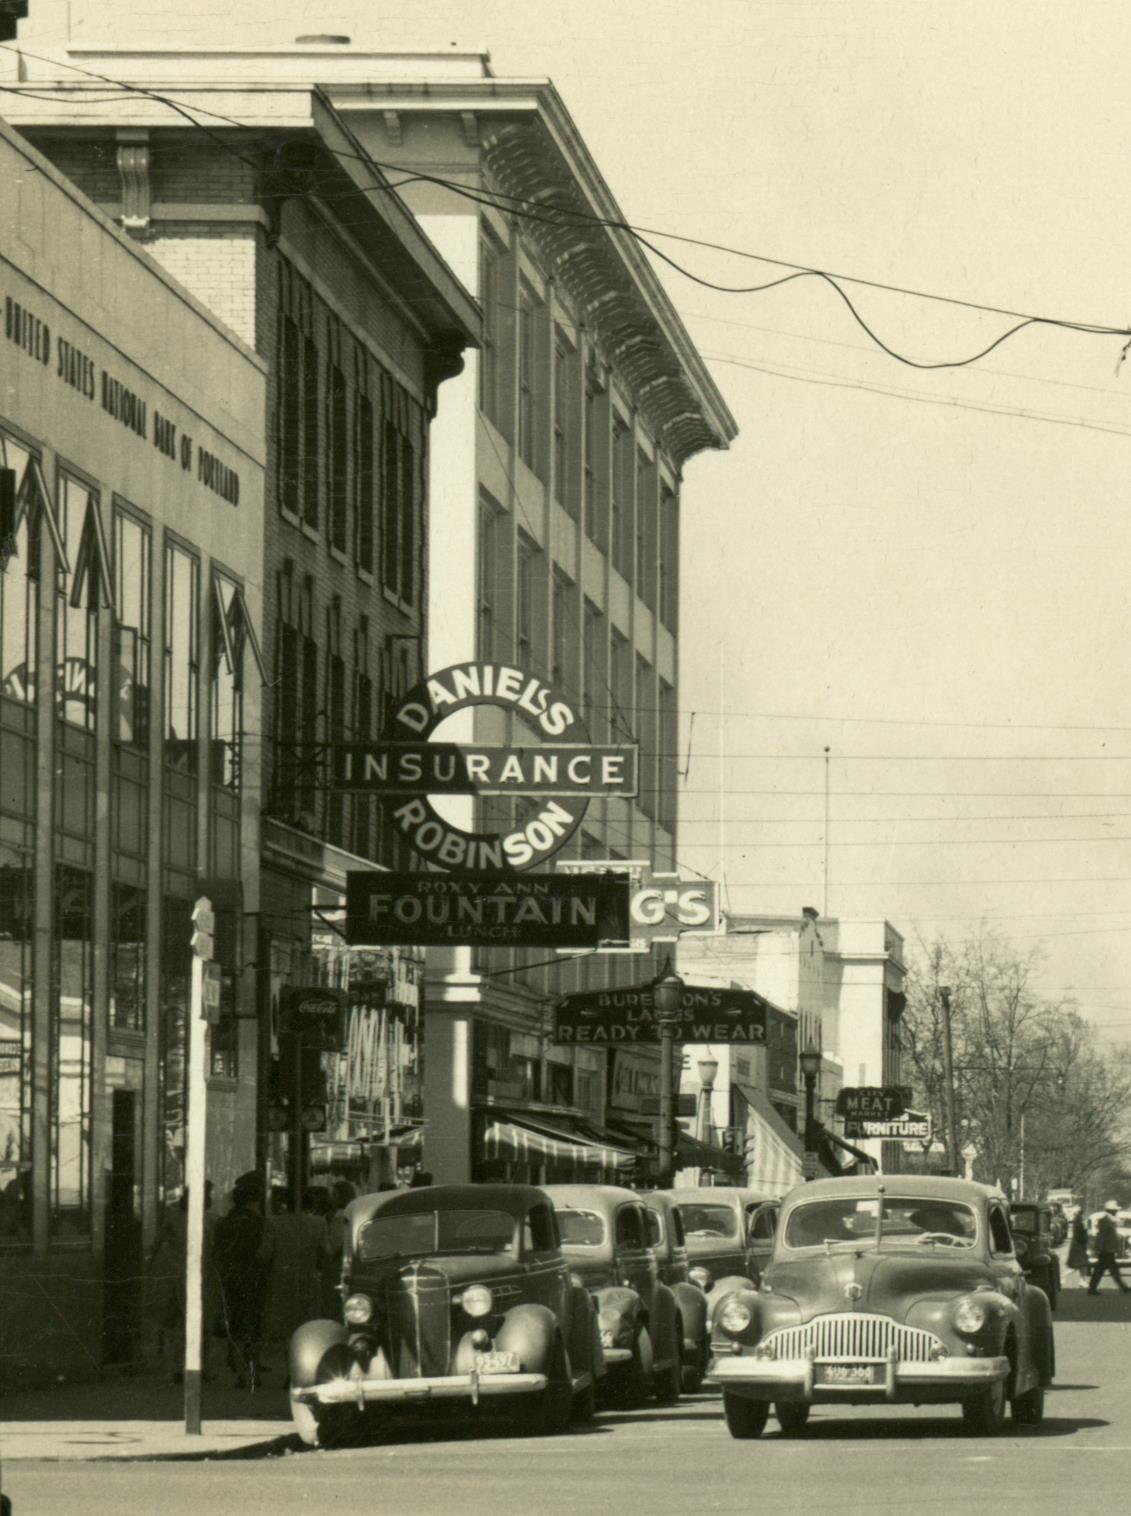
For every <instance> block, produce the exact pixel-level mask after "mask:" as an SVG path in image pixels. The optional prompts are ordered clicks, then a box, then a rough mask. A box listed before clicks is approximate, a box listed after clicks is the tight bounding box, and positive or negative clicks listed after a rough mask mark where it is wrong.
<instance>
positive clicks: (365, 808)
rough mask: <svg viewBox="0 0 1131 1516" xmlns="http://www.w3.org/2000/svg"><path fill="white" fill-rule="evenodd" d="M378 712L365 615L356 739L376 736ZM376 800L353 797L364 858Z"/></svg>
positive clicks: (359, 634)
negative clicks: (374, 731)
mask: <svg viewBox="0 0 1131 1516" xmlns="http://www.w3.org/2000/svg"><path fill="white" fill-rule="evenodd" d="M376 713H377V704H376V692H375V690H374V687H373V676H372V673H371V672H370V667H369V618H368V617H366V616H362V617H361V619H360V622H359V624H358V628H357V631H356V632H355V633H354V643H353V740H354V741H355V742H367V741H368V740H369V738H370V737H372V735H373V721H374V717H375V716H376ZM374 810H375V802H374V800H373V798H372V797H371V796H368V795H355V796H354V797H353V850H354V852H355V853H357V854H358V856H359V857H361V858H371V857H372V856H373V849H374V846H375V843H374V838H373V816H374Z"/></svg>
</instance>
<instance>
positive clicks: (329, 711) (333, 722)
mask: <svg viewBox="0 0 1131 1516" xmlns="http://www.w3.org/2000/svg"><path fill="white" fill-rule="evenodd" d="M326 739H327V741H328V742H330V743H331V744H333V743H341V742H344V741H345V740H346V660H345V658H344V657H343V656H342V607H341V601H340V600H339V599H338V597H337V596H335V597H334V603H333V604H332V605H331V606H330V608H329V609H328V610H327V612H326ZM345 814H346V804H345V796H344V795H342V794H333V793H331V794H329V795H327V797H326V837H327V840H328V841H330V842H332V843H334V844H335V845H336V846H338V847H344V846H345V840H346V838H345Z"/></svg>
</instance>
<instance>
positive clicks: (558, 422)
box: [553, 331, 577, 516]
mask: <svg viewBox="0 0 1131 1516" xmlns="http://www.w3.org/2000/svg"><path fill="white" fill-rule="evenodd" d="M574 358H575V354H574V351H573V348H572V347H571V346H570V345H569V342H568V341H567V340H566V337H565V334H564V333H563V332H561V331H557V332H555V334H554V460H553V468H554V498H555V500H557V501H559V502H560V503H561V504H562V505H564V506H565V508H566V510H567V511H568V512H569V513H570V515H571V516H576V515H577V491H576V490H575V489H574V484H573V480H572V478H571V477H570V467H569V457H570V418H571V416H572V414H573V371H574Z"/></svg>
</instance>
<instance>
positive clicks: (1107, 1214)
mask: <svg viewBox="0 0 1131 1516" xmlns="http://www.w3.org/2000/svg"><path fill="white" fill-rule="evenodd" d="M1119 1209H1120V1207H1119V1202H1118V1200H1109V1201H1108V1202H1107V1204H1106V1205H1105V1206H1104V1208H1103V1214H1102V1215H1101V1216H1100V1218H1099V1220H1098V1221H1097V1223H1096V1237H1095V1243H1096V1261H1095V1263H1094V1264H1092V1261H1091V1258H1090V1257H1089V1254H1088V1229H1087V1227H1086V1226H1085V1225H1084V1216H1083V1212H1082V1210H1079V1211H1077V1212H1076V1215H1075V1216H1074V1217H1073V1219H1072V1240H1071V1242H1070V1243H1069V1246H1068V1268H1069V1270H1073V1269H1074V1270H1075V1271H1076V1273H1077V1275H1078V1276H1079V1279H1080V1282H1081V1284H1082V1283H1083V1282H1084V1277H1085V1275H1088V1271H1089V1268H1090V1269H1091V1273H1090V1275H1089V1277H1088V1294H1089V1295H1098V1294H1099V1292H1100V1280H1101V1279H1102V1278H1103V1277H1104V1275H1105V1274H1110V1275H1111V1277H1112V1279H1114V1280H1115V1283H1116V1285H1117V1286H1118V1288H1119V1289H1120V1290H1121V1291H1122V1292H1123V1294H1124V1295H1131V1289H1129V1288H1128V1286H1127V1285H1125V1284H1124V1283H1123V1279H1122V1277H1121V1275H1120V1273H1119V1255H1120V1251H1121V1247H1122V1239H1121V1238H1120V1235H1119V1229H1118V1228H1117V1226H1116V1224H1115V1217H1116V1215H1117V1214H1118V1212H1119Z"/></svg>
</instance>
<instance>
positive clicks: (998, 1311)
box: [707, 1174, 1055, 1438]
mask: <svg viewBox="0 0 1131 1516" xmlns="http://www.w3.org/2000/svg"><path fill="white" fill-rule="evenodd" d="M711 1352H712V1358H711V1364H710V1367H709V1369H708V1371H707V1379H708V1381H709V1382H713V1383H715V1384H718V1385H719V1386H720V1387H721V1389H722V1392H723V1410H724V1412H725V1415H726V1421H727V1426H728V1427H729V1429H730V1432H731V1435H732V1436H733V1437H741V1438H746V1437H758V1436H760V1434H761V1433H762V1431H763V1430H764V1428H765V1426H766V1422H767V1420H768V1418H769V1412H770V1406H771V1404H773V1405H774V1408H775V1411H776V1414H777V1418H778V1421H779V1423H780V1425H781V1428H782V1431H783V1432H784V1433H785V1434H786V1435H787V1436H798V1435H800V1434H801V1433H802V1432H803V1431H804V1428H805V1424H806V1422H807V1420H808V1417H809V1412H810V1409H811V1407H812V1406H813V1405H814V1404H822V1403H823V1404H839V1405H854V1404H873V1405H874V1404H881V1405H882V1404H885V1403H886V1404H899V1403H903V1404H906V1403H912V1404H915V1405H919V1404H935V1403H943V1402H947V1401H958V1402H959V1403H960V1404H961V1406H962V1414H963V1418H964V1420H965V1421H966V1424H967V1426H968V1427H969V1429H970V1430H971V1431H973V1432H976V1433H982V1434H986V1435H990V1434H992V1433H995V1432H997V1431H998V1430H999V1429H1000V1428H1001V1425H1002V1423H1003V1421H1004V1418H1005V1412H1006V1407H1007V1405H1008V1406H1011V1407H1012V1411H1013V1419H1014V1421H1015V1422H1016V1423H1018V1425H1022V1426H1036V1425H1037V1424H1038V1423H1039V1422H1040V1421H1041V1419H1042V1417H1043V1414H1044V1392H1045V1388H1046V1386H1047V1385H1049V1384H1051V1383H1052V1378H1053V1373H1054V1370H1055V1349H1054V1342H1053V1329H1052V1316H1051V1313H1050V1310H1049V1303H1048V1298H1047V1296H1046V1295H1045V1293H1044V1291H1043V1290H1040V1289H1037V1288H1036V1287H1034V1286H1033V1285H1030V1284H1029V1283H1028V1282H1027V1280H1026V1279H1025V1276H1024V1274H1023V1272H1022V1270H1021V1265H1020V1263H1019V1262H1018V1259H1017V1255H1016V1252H1015V1250H1014V1246H1013V1238H1012V1235H1011V1233H1010V1229H1009V1219H1008V1205H1007V1202H1006V1199H1005V1196H1004V1195H1002V1194H1001V1193H1000V1192H999V1191H997V1190H991V1189H988V1188H987V1187H985V1186H983V1185H978V1184H973V1183H971V1182H969V1181H967V1180H962V1179H940V1178H927V1177H922V1176H918V1175H900V1174H880V1175H867V1176H860V1177H857V1178H851V1179H827V1180H816V1181H814V1182H813V1183H811V1184H806V1185H801V1186H799V1187H798V1188H797V1189H794V1190H792V1191H791V1192H790V1194H789V1195H787V1196H786V1198H785V1200H784V1201H783V1202H782V1212H781V1219H780V1223H779V1225H778V1229H777V1235H776V1238H775V1240H774V1250H773V1256H772V1259H771V1262H770V1266H769V1268H768V1269H767V1270H766V1272H765V1275H764V1276H763V1279H762V1287H761V1289H760V1290H759V1291H755V1290H753V1289H750V1288H744V1289H740V1290H736V1291H735V1292H733V1293H732V1294H731V1295H729V1296H728V1297H727V1298H726V1299H725V1300H723V1301H722V1302H721V1303H720V1305H719V1307H718V1309H717V1310H716V1312H715V1315H714V1318H713V1324H712V1338H711Z"/></svg>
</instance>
